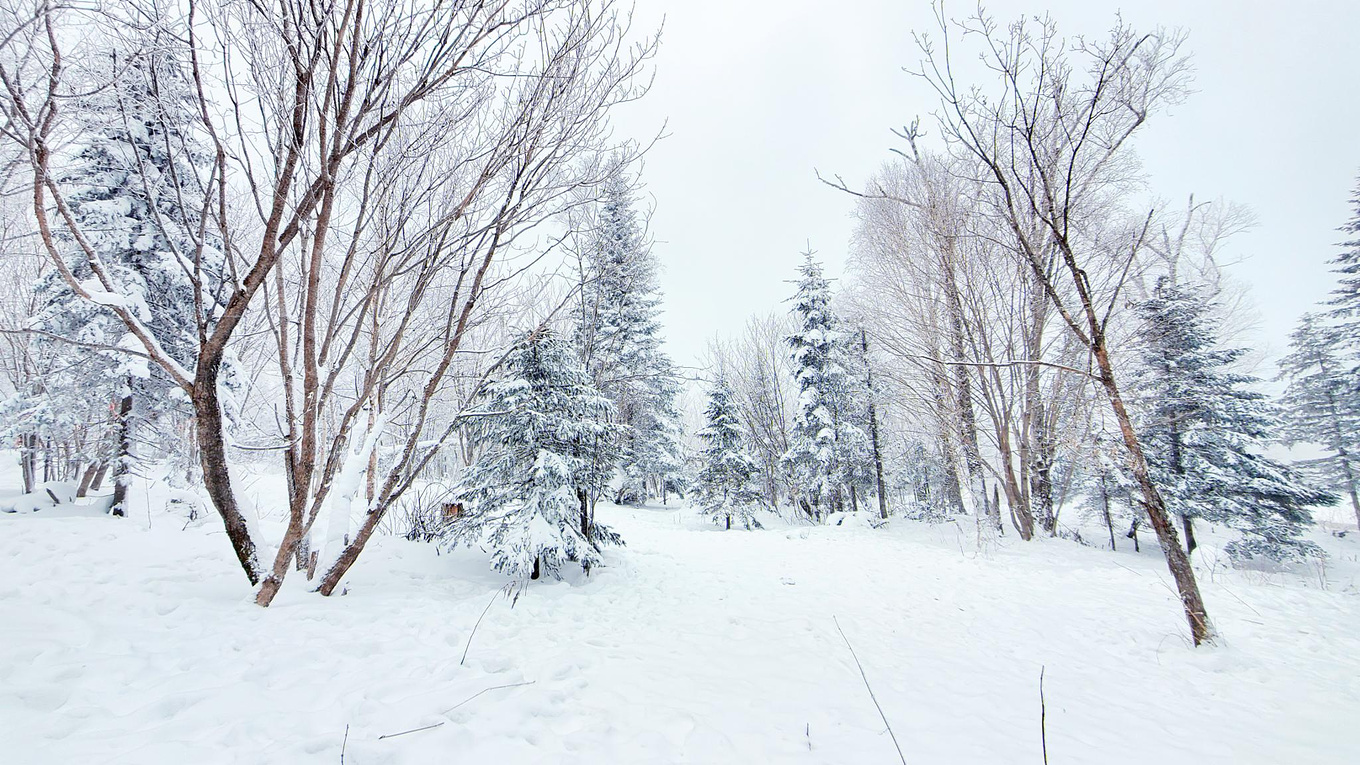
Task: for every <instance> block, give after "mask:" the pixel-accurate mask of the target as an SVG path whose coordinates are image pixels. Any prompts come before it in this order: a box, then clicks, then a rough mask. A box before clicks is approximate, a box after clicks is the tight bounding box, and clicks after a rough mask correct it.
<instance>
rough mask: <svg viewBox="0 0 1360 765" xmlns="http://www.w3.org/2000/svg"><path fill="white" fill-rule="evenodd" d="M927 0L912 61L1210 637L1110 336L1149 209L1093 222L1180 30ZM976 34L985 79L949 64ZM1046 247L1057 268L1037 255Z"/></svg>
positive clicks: (1118, 188) (1171, 96)
mask: <svg viewBox="0 0 1360 765" xmlns="http://www.w3.org/2000/svg"><path fill="white" fill-rule="evenodd" d="M936 10H937V20H938V24H939V31H940V41H939V43H936V42H935V41H934V40H932V39H931V38H929V37H927V36H920V37H918V43H919V45H920V48H921V51H922V54H923V61H922V64H921V67H920V68H919V70H917V72H916V73H917V74H919V75H920V76H921V77H922V79H923V80H924V81H925V82H927V83H928V84H929V85H930V86H931V87H933V88H934V90H935V91H936V93H937V94H938V95H939V97H940V102H941V109H940V111H939V112H938V113H937V121H938V124H939V127H940V129H941V131H942V133H943V138H944V141H945V143H946V144H947V145H948V146H949V147H950V149H951V151H952V152H953V153H954V154H955V157H956V159H957V160H959V162H960V163H961V166H963V167H971V168H974V169H975V170H976V174H975V175H974V176H973V178H974V179H975V180H977V181H978V182H979V183H980V184H982V187H983V188H984V189H985V190H986V192H987V197H986V201H988V202H989V203H991V205H992V207H993V213H994V214H995V215H996V216H997V218H998V220H1000V221H1001V222H1003V223H1004V224H1005V225H1006V227H1007V228H1009V230H1010V233H1011V235H1012V239H1013V246H1014V248H1015V250H1016V251H1017V253H1018V254H1019V255H1020V256H1021V258H1022V261H1023V262H1024V263H1026V264H1027V265H1028V267H1029V268H1030V270H1031V272H1032V273H1033V275H1034V278H1035V279H1036V281H1037V283H1038V284H1039V285H1040V286H1041V287H1042V288H1043V290H1044V292H1045V293H1046V295H1047V297H1048V299H1049V301H1050V302H1051V304H1052V306H1053V308H1054V309H1055V310H1056V311H1057V312H1058V314H1059V315H1060V316H1061V318H1062V321H1063V323H1064V324H1065V325H1066V326H1067V328H1068V329H1069V331H1070V332H1071V333H1072V334H1073V336H1074V337H1076V338H1077V339H1078V341H1079V342H1080V343H1081V344H1082V345H1083V346H1085V347H1086V348H1087V349H1089V353H1090V355H1091V357H1092V359H1093V361H1094V365H1095V374H1096V377H1097V379H1098V381H1099V383H1100V385H1101V388H1102V389H1103V390H1104V392H1105V395H1106V398H1107V399H1108V401H1109V404H1110V406H1111V409H1112V411H1113V413H1114V415H1115V419H1116V421H1117V422H1118V424H1119V429H1120V431H1121V434H1122V437H1123V441H1124V447H1125V450H1126V453H1127V457H1128V460H1129V463H1130V468H1131V471H1132V473H1133V475H1134V477H1135V479H1136V481H1137V483H1138V485H1139V489H1140V491H1141V494H1142V501H1143V504H1144V506H1145V508H1146V510H1147V513H1148V517H1149V519H1150V521H1151V524H1152V526H1153V529H1154V530H1155V531H1156V533H1157V537H1158V540H1159V541H1160V543H1161V547H1162V550H1163V554H1164V555H1165V556H1166V561H1167V566H1168V568H1169V569H1170V571H1171V574H1172V577H1173V579H1174V580H1175V582H1176V587H1177V591H1178V593H1179V594H1180V598H1181V601H1182V605H1183V606H1184V609H1185V614H1186V618H1187V620H1188V621H1189V625H1190V631H1191V635H1192V638H1193V641H1194V643H1195V644H1196V645H1198V644H1200V643H1202V642H1204V641H1207V640H1210V639H1211V638H1212V635H1213V632H1212V629H1211V627H1210V623H1209V618H1208V615H1207V613H1206V611H1205V607H1204V601H1203V599H1202V597H1201V596H1200V592H1199V586H1198V584H1197V583H1196V581H1195V576H1194V571H1193V570H1192V569H1191V567H1190V562H1189V559H1188V557H1187V556H1186V555H1185V552H1184V550H1183V549H1182V548H1181V546H1180V542H1179V540H1178V538H1177V534H1176V529H1175V526H1174V525H1173V524H1172V523H1171V520H1170V516H1169V514H1168V512H1167V508H1166V507H1165V504H1164V502H1163V500H1162V496H1161V493H1160V492H1159V491H1158V488H1157V486H1156V484H1155V483H1154V482H1153V481H1152V479H1151V477H1150V475H1149V473H1148V467H1147V462H1146V460H1145V458H1144V454H1143V450H1142V446H1141V444H1140V442H1139V439H1138V435H1137V433H1136V432H1135V431H1134V428H1133V422H1132V419H1131V418H1130V416H1129V413H1128V410H1127V407H1126V405H1125V402H1124V397H1123V395H1122V393H1121V391H1120V387H1119V383H1118V381H1117V377H1116V374H1115V364H1114V360H1113V358H1112V348H1111V347H1110V344H1109V324H1110V320H1111V317H1112V315H1113V314H1114V311H1115V307H1116V306H1117V305H1118V303H1119V297H1120V293H1121V291H1122V289H1123V288H1124V287H1125V285H1126V283H1127V281H1128V278H1129V274H1130V271H1131V269H1132V268H1133V264H1134V262H1135V260H1136V259H1137V258H1138V256H1139V254H1140V253H1142V252H1143V251H1144V250H1145V249H1146V244H1147V242H1148V238H1149V230H1150V228H1151V223H1152V218H1151V214H1150V213H1149V214H1148V215H1147V216H1145V217H1142V218H1140V220H1141V222H1140V223H1137V224H1135V225H1133V226H1131V227H1130V228H1129V230H1127V231H1125V232H1124V233H1123V235H1116V232H1112V231H1111V230H1110V227H1109V226H1108V225H1103V224H1104V223H1105V222H1107V221H1108V220H1109V219H1110V216H1111V214H1113V213H1117V212H1118V210H1119V204H1120V203H1121V201H1122V199H1123V194H1124V192H1125V191H1126V190H1127V189H1128V188H1129V187H1130V186H1131V185H1132V183H1133V182H1134V180H1136V179H1135V176H1134V172H1135V168H1134V166H1133V156H1132V152H1131V150H1130V147H1129V145H1128V141H1129V139H1130V138H1131V137H1132V136H1133V135H1134V134H1135V133H1136V132H1137V131H1138V130H1139V129H1140V128H1141V127H1142V126H1143V125H1144V124H1145V123H1146V121H1147V119H1148V117H1149V116H1151V115H1152V114H1153V113H1154V112H1155V111H1156V110H1157V109H1159V108H1161V107H1163V106H1165V105H1166V104H1168V103H1174V102H1175V101H1177V100H1178V99H1179V98H1181V97H1182V96H1183V94H1184V92H1185V90H1186V87H1187V84H1188V82H1189V77H1190V70H1189V63H1188V61H1187V59H1186V58H1185V56H1184V55H1183V54H1182V53H1181V46H1182V43H1183V41H1184V36H1183V35H1182V34H1180V33H1176V32H1170V31H1166V30H1156V31H1154V32H1152V33H1148V34H1139V33H1137V32H1135V31H1134V30H1132V29H1131V28H1129V27H1128V26H1126V25H1125V24H1123V22H1122V21H1121V22H1118V23H1117V24H1116V26H1115V27H1114V29H1113V30H1111V32H1110V33H1109V35H1108V36H1106V37H1105V38H1103V39H1100V40H1095V41H1088V40H1084V39H1078V40H1076V41H1065V40H1063V39H1062V38H1060V37H1059V36H1058V33H1057V29H1056V26H1055V25H1054V24H1053V23H1052V21H1051V20H1049V19H1041V20H1038V21H1036V22H1030V21H1025V20H1021V21H1016V22H1013V23H1011V24H1010V25H1008V26H1006V27H1004V28H1002V27H999V26H998V25H997V24H996V22H994V21H993V20H992V19H991V18H990V17H988V16H987V15H986V14H985V13H983V12H981V11H979V12H978V13H977V14H976V15H974V16H972V17H970V18H968V19H966V20H964V21H962V22H957V23H956V22H951V21H949V20H947V19H946V18H945V17H944V15H943V10H942V9H941V8H940V7H938V6H937V9H936ZM973 41H976V42H977V44H978V47H979V48H980V49H981V52H982V58H983V61H984V63H985V66H986V68H987V70H988V74H989V75H991V77H992V79H993V81H994V82H995V83H996V85H995V87H994V88H993V89H991V90H984V89H982V88H978V87H965V86H962V85H960V84H959V83H958V81H957V80H956V78H955V72H954V68H953V67H954V62H955V60H956V54H955V53H954V51H953V49H952V48H953V46H957V45H958V44H960V43H968V42H973ZM1050 254H1054V255H1055V257H1056V260H1057V262H1058V263H1059V264H1060V266H1059V267H1058V268H1057V269H1053V270H1050V269H1048V267H1047V266H1048V263H1049V256H1050Z"/></svg>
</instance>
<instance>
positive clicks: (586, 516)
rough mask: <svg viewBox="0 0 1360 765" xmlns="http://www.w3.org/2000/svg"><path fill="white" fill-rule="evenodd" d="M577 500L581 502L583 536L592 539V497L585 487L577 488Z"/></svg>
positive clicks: (587, 539) (588, 539)
mask: <svg viewBox="0 0 1360 765" xmlns="http://www.w3.org/2000/svg"><path fill="white" fill-rule="evenodd" d="M576 500H577V501H578V502H580V503H581V536H582V537H584V538H585V540H586V541H587V542H589V541H590V537H591V528H590V497H589V495H587V494H586V492H585V490H584V489H577V490H576Z"/></svg>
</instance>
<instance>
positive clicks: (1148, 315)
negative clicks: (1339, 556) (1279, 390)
mask: <svg viewBox="0 0 1360 765" xmlns="http://www.w3.org/2000/svg"><path fill="white" fill-rule="evenodd" d="M1211 309H1212V303H1211V302H1210V301H1207V300H1206V299H1205V298H1204V297H1203V295H1202V294H1201V293H1200V292H1199V291H1198V290H1195V289H1192V288H1186V287H1180V286H1176V285H1174V284H1172V283H1171V282H1170V281H1169V280H1167V279H1162V280H1161V281H1160V282H1159V283H1158V285H1157V288H1156V289H1155V291H1154V294H1153V297H1152V298H1151V299H1149V300H1147V301H1145V302H1144V303H1143V304H1141V305H1140V306H1139V310H1140V313H1141V314H1142V317H1143V320H1144V325H1145V340H1146V345H1145V347H1144V348H1143V351H1142V358H1141V362H1142V365H1141V369H1140V370H1139V379H1138V382H1139V394H1140V398H1141V403H1142V404H1143V417H1142V423H1141V427H1142V430H1143V436H1144V438H1145V439H1146V441H1145V446H1146V448H1147V453H1148V462H1149V468H1150V470H1151V471H1152V475H1153V477H1154V479H1155V480H1156V481H1157V482H1158V484H1159V486H1160V487H1161V488H1162V490H1163V491H1164V492H1165V494H1166V497H1167V507H1168V509H1171V510H1173V511H1175V512H1178V513H1179V514H1180V515H1181V518H1182V520H1183V523H1184V526H1185V531H1186V545H1187V548H1188V549H1189V550H1190V551H1193V550H1194V548H1195V538H1194V526H1193V521H1194V519H1197V518H1200V519H1204V520H1205V521H1207V522H1209V523H1214V524H1219V525H1223V526H1227V527H1230V528H1233V529H1236V530H1237V531H1239V532H1241V533H1242V537H1241V538H1240V539H1237V540H1234V541H1233V542H1230V543H1229V544H1228V545H1227V548H1226V549H1227V552H1228V553H1229V554H1231V555H1233V556H1234V557H1255V556H1258V555H1260V556H1265V557H1269V558H1274V559H1286V558H1292V557H1299V556H1302V555H1306V554H1311V553H1314V552H1315V551H1316V545H1313V544H1312V543H1311V542H1308V541H1306V540H1303V539H1301V538H1300V536H1301V534H1302V533H1303V531H1304V529H1306V528H1307V527H1308V526H1309V525H1310V524H1311V523H1312V516H1311V514H1310V510H1309V509H1310V508H1311V507H1315V506H1318V505H1323V504H1329V503H1330V502H1333V501H1335V498H1334V497H1332V496H1331V495H1329V494H1327V493H1326V492H1324V491H1320V490H1317V489H1313V488H1311V487H1309V486H1308V485H1307V484H1306V482H1305V481H1304V480H1303V478H1302V477H1301V476H1300V475H1299V474H1298V473H1297V472H1296V471H1294V470H1293V469H1291V468H1289V467H1288V466H1286V465H1284V464H1281V463H1279V462H1277V461H1275V460H1273V459H1270V458H1269V457H1267V456H1265V455H1264V454H1263V453H1262V450H1263V448H1264V447H1265V446H1266V445H1267V444H1268V442H1269V441H1270V439H1271V438H1272V437H1273V435H1274V430H1275V428H1276V422H1277V415H1276V411H1275V409H1274V407H1273V406H1272V405H1271V403H1270V402H1269V400H1268V399H1266V397H1265V396H1263V395H1262V394H1260V393H1257V392H1255V391H1253V390H1251V387H1250V386H1252V385H1253V384H1255V383H1256V382H1257V380H1256V379H1255V378H1253V377H1250V376H1247V375H1243V374H1238V373H1235V372H1233V371H1231V367H1232V365H1233V364H1234V363H1235V362H1236V361H1237V360H1238V359H1240V357H1241V356H1242V354H1243V353H1244V350H1243V349H1237V348H1233V349H1220V348H1218V347H1217V345H1218V338H1217V327H1216V322H1215V320H1214V319H1213V317H1212V315H1211V313H1210V311H1211Z"/></svg>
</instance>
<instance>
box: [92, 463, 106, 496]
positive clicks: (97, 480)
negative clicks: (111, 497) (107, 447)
mask: <svg viewBox="0 0 1360 765" xmlns="http://www.w3.org/2000/svg"><path fill="white" fill-rule="evenodd" d="M108 473H109V461H108V460H101V461H100V462H99V470H98V471H96V472H95V474H94V479H93V480H92V481H90V491H99V488H100V487H101V486H103V485H104V476H106V475H108Z"/></svg>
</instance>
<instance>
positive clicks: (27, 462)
mask: <svg viewBox="0 0 1360 765" xmlns="http://www.w3.org/2000/svg"><path fill="white" fill-rule="evenodd" d="M20 443H22V444H23V449H22V450H20V452H19V465H20V467H21V468H22V470H23V474H24V493H25V494H32V493H33V490H34V489H35V488H36V487H37V484H38V437H37V436H34V435H25V436H22V437H21V438H20Z"/></svg>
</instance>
